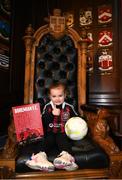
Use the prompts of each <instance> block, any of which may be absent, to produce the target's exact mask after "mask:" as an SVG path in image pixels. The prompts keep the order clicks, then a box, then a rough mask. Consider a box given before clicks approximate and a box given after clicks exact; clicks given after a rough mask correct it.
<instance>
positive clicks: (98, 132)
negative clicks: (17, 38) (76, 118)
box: [3, 10, 121, 179]
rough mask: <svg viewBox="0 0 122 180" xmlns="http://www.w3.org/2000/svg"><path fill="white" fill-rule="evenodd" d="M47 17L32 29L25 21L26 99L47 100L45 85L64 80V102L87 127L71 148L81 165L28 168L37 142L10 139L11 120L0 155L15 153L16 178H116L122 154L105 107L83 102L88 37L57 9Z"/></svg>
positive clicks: (12, 127)
mask: <svg viewBox="0 0 122 180" xmlns="http://www.w3.org/2000/svg"><path fill="white" fill-rule="evenodd" d="M50 22H51V23H49V24H47V25H44V26H42V27H40V28H38V29H37V30H36V31H35V32H34V30H33V29H32V27H31V25H29V26H28V28H27V29H26V35H25V36H24V37H23V39H24V42H25V86H24V104H29V103H33V102H39V103H40V107H41V108H42V107H43V105H44V104H45V103H46V102H47V101H48V96H47V90H48V87H49V85H50V83H51V82H52V81H59V80H60V81H62V82H65V83H66V84H67V85H68V87H69V96H68V98H67V101H68V102H70V103H72V104H73V105H74V106H75V108H76V109H77V111H78V112H79V114H81V115H83V116H84V117H85V119H86V121H87V123H88V126H89V134H88V136H86V137H85V138H84V139H83V140H81V141H74V142H73V151H74V152H75V158H76V162H77V164H78V165H79V169H78V170H76V171H73V172H67V171H64V170H56V171H54V172H51V173H44V172H41V171H40V172H39V171H34V170H32V169H29V168H28V167H27V166H26V165H25V162H26V160H27V159H28V158H29V157H30V156H31V154H32V153H34V151H38V150H39V147H38V146H36V144H30V145H25V146H22V147H18V146H17V145H16V139H15V138H13V137H15V131H14V124H13V123H11V125H10V127H9V129H8V133H9V138H8V140H7V143H6V145H5V148H4V152H3V157H5V158H8V159H9V158H15V160H16V178H41V179H43V178H44V179H48V178H49V179H50V178H52V179H61V178H62V179H65V178H68V179H70V178H73V177H75V178H76V177H77V178H78V177H84V178H109V177H117V176H118V170H119V169H120V166H121V160H120V157H121V153H120V151H119V149H118V147H117V146H116V145H115V143H114V141H113V140H112V139H111V137H109V133H108V125H107V117H108V112H107V110H106V109H102V108H92V107H87V106H86V105H85V104H86V56H87V55H86V50H87V40H86V39H85V38H81V37H80V36H79V34H78V33H77V32H76V31H75V30H74V29H73V28H68V27H66V26H65V19H64V17H62V16H60V10H55V11H54V16H51V17H50ZM54 22H57V23H58V24H54ZM12 122H13V121H12ZM35 147H36V148H35ZM35 149H36V150H35ZM55 152H57V150H56V148H55V147H54V149H53V150H51V152H50V153H49V157H48V158H49V160H50V161H52V160H53V158H54V157H55Z"/></svg>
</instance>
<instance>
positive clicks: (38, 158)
mask: <svg viewBox="0 0 122 180" xmlns="http://www.w3.org/2000/svg"><path fill="white" fill-rule="evenodd" d="M25 164H26V165H27V166H28V167H29V168H31V169H36V170H41V171H46V172H51V171H54V165H53V164H52V163H51V162H49V161H48V160H47V155H46V153H45V152H39V153H37V154H36V155H34V154H32V156H31V160H28V161H26V163H25Z"/></svg>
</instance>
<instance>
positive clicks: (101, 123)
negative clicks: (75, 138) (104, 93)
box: [81, 105, 120, 155]
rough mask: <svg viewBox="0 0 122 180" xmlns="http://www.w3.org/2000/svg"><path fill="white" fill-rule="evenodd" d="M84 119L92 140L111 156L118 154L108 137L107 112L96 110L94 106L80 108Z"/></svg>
mask: <svg viewBox="0 0 122 180" xmlns="http://www.w3.org/2000/svg"><path fill="white" fill-rule="evenodd" d="M81 109H82V110H83V114H84V117H85V119H86V121H87V123H88V127H89V129H90V132H91V135H92V137H93V139H94V140H95V141H96V142H97V143H99V145H100V146H101V147H102V148H103V149H104V150H105V151H106V152H107V154H109V155H111V154H114V153H117V152H119V151H120V150H119V148H118V146H117V145H116V144H115V142H114V141H113V139H112V138H111V137H110V136H109V126H108V123H107V118H109V115H110V114H109V111H108V110H107V109H105V108H97V107H95V106H87V105H85V106H81Z"/></svg>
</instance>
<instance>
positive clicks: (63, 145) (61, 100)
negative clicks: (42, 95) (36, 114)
mask: <svg viewBox="0 0 122 180" xmlns="http://www.w3.org/2000/svg"><path fill="white" fill-rule="evenodd" d="M49 98H50V102H49V103H47V104H46V105H45V106H44V109H43V112H42V121H43V127H44V142H45V147H44V150H45V152H46V154H48V152H49V151H50V150H51V149H52V148H54V147H55V146H57V147H58V150H59V151H60V154H59V155H58V156H57V157H56V158H55V159H54V161H53V165H52V164H50V163H51V162H49V161H48V160H47V158H46V161H45V163H46V162H47V166H46V168H47V169H48V171H49V169H53V167H54V168H58V169H65V170H68V171H72V170H75V169H77V168H78V166H77V164H76V163H75V159H74V157H73V153H72V148H71V140H70V139H69V138H68V137H67V135H66V133H65V123H66V122H67V120H68V119H69V118H71V117H73V116H78V114H77V113H76V111H75V110H74V107H73V106H72V105H71V104H69V103H67V102H65V98H66V87H65V85H64V84H63V83H60V82H58V83H53V84H51V86H50V88H49ZM41 154H44V152H40V153H38V154H37V155H34V156H39V157H40V156H41ZM38 161H42V158H39V159H38ZM48 165H49V167H48ZM42 166H45V165H44V163H40V169H43V168H42ZM29 167H30V166H29ZM50 167H51V168H50Z"/></svg>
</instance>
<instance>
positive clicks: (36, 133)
mask: <svg viewBox="0 0 122 180" xmlns="http://www.w3.org/2000/svg"><path fill="white" fill-rule="evenodd" d="M12 112H13V118H14V124H15V130H16V137H17V142H18V143H19V144H25V143H31V142H35V141H38V140H40V139H41V138H42V137H43V135H44V131H43V125H42V117H41V111H40V105H39V103H34V104H27V105H21V106H16V107H12Z"/></svg>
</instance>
